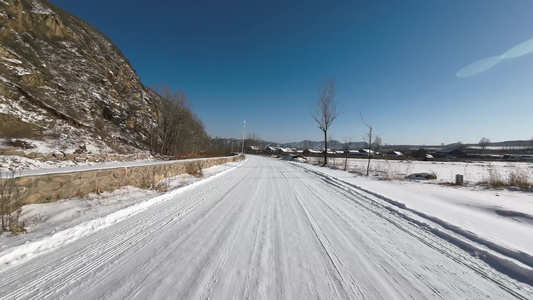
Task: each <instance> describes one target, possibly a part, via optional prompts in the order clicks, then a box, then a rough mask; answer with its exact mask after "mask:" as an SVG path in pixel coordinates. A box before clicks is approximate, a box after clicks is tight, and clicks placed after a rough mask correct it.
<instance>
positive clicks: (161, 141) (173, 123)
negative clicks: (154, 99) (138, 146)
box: [151, 84, 210, 155]
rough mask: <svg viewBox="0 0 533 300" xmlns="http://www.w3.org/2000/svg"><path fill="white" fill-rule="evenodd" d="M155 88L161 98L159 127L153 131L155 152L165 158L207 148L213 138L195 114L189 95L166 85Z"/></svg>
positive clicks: (159, 103) (152, 139) (152, 142)
mask: <svg viewBox="0 0 533 300" xmlns="http://www.w3.org/2000/svg"><path fill="white" fill-rule="evenodd" d="M152 88H153V89H154V90H155V91H156V92H157V93H158V94H159V95H160V96H161V98H160V99H159V101H158V103H157V106H158V111H159V117H158V122H157V127H155V128H153V130H152V137H151V144H152V145H151V146H152V150H153V151H154V152H155V153H160V154H163V155H183V154H186V153H193V154H196V153H197V152H198V151H203V150H205V149H207V147H208V146H209V144H210V142H209V141H210V138H209V136H208V135H207V134H206V133H205V129H204V125H203V123H202V121H201V120H200V118H198V116H197V115H196V114H194V113H193V112H192V111H191V109H190V107H189V105H188V99H187V95H186V94H185V92H184V91H181V90H179V91H177V92H173V91H172V90H171V88H170V87H169V86H167V85H165V84H161V85H160V86H153V87H152Z"/></svg>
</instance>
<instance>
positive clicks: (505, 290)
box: [0, 157, 533, 299]
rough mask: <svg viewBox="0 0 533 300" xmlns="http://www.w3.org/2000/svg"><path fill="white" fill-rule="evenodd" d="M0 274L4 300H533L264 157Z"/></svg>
mask: <svg viewBox="0 0 533 300" xmlns="http://www.w3.org/2000/svg"><path fill="white" fill-rule="evenodd" d="M2 270H3V271H1V272H0V298H1V299H63V298H64V299H311V298H314V299H515V298H518V299H533V292H532V291H533V290H532V288H531V286H529V285H527V284H524V283H520V282H518V281H515V280H513V279H511V278H509V277H507V276H506V275H504V274H501V273H499V272H498V271H496V270H495V269H493V268H491V267H490V266H488V265H486V264H485V263H484V262H483V261H481V260H480V259H478V258H476V257H475V256H473V255H472V254H470V253H467V252H465V251H463V250H461V249H460V248H458V247H456V246H455V245H453V244H450V243H448V242H446V241H445V240H443V239H440V238H438V237H436V236H435V235H433V234H432V233H430V232H429V231H427V230H425V229H423V228H420V227H418V226H415V225H413V224H412V223H411V222H408V221H407V220H405V219H403V218H402V217H401V216H399V215H397V214H395V213H393V212H391V211H389V210H387V209H385V208H384V207H382V206H380V205H379V203H376V202H373V201H371V200H370V199H365V198H364V197H361V196H358V195H357V194H356V193H352V192H351V191H350V190H349V188H345V187H342V186H339V185H336V184H332V183H331V182H330V181H329V180H328V179H327V178H325V177H321V176H318V175H317V174H315V173H312V172H310V171H307V170H305V169H303V168H299V167H297V166H294V165H293V164H291V163H288V162H283V161H279V160H274V159H268V158H260V157H250V158H249V159H248V160H246V161H245V162H244V163H243V164H241V165H239V166H238V167H237V168H235V169H233V170H231V171H229V172H226V173H225V174H223V176H218V177H216V178H213V179H212V180H208V181H206V182H205V183H204V184H199V185H197V186H195V187H194V188H192V189H190V190H188V191H186V192H185V193H182V194H180V195H179V196H177V197H176V198H174V199H171V200H168V201H165V202H163V203H159V204H157V205H154V206H152V207H150V208H149V209H147V210H145V211H143V212H141V213H139V214H136V215H134V216H132V217H130V218H127V219H125V220H123V221H121V222H117V223H116V224H113V225H112V226H109V227H107V228H105V229H102V230H100V231H98V232H96V233H95V234H92V235H88V236H84V237H82V238H80V239H78V240H76V241H75V242H73V243H70V244H67V245H63V246H61V247H59V248H58V249H56V250H54V251H51V252H48V253H45V254H43V255H40V256H37V257H35V258H33V259H31V260H29V261H27V262H25V263H22V264H18V265H15V266H12V267H9V268H5V269H2Z"/></svg>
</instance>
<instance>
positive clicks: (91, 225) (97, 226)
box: [0, 161, 242, 272]
mask: <svg viewBox="0 0 533 300" xmlns="http://www.w3.org/2000/svg"><path fill="white" fill-rule="evenodd" d="M240 164H242V161H241V163H240ZM240 164H239V165H240ZM237 166H238V165H237ZM235 169H236V166H235V167H232V168H230V169H228V170H225V171H222V172H220V173H217V174H214V175H213V176H210V177H207V178H203V179H201V180H199V181H196V182H193V183H191V184H188V185H186V186H184V187H180V188H179V189H176V190H174V191H171V192H169V193H166V194H163V195H159V196H157V197H154V198H151V199H148V200H145V201H143V202H140V203H137V204H134V205H131V206H129V207H126V208H124V209H121V210H118V211H115V212H113V213H111V214H109V215H107V216H103V217H99V218H96V219H94V220H91V221H88V222H86V223H83V224H79V225H76V226H74V227H72V228H68V229H65V230H62V231H59V232H56V233H54V234H53V235H52V236H48V237H44V238H41V239H39V240H36V241H32V242H30V243H26V244H23V245H20V246H16V247H13V248H9V249H6V250H4V251H2V252H0V272H1V271H4V270H7V269H9V268H11V267H13V266H16V265H18V264H20V263H23V262H26V261H28V260H30V259H32V258H34V257H37V256H39V255H43V254H45V253H47V252H49V251H52V250H54V249H57V248H59V247H61V246H62V245H65V244H68V243H72V242H74V241H76V240H77V239H79V238H81V237H84V236H86V235H89V234H93V233H95V232H97V231H99V230H102V229H104V228H106V227H109V226H111V225H112V224H114V223H117V222H120V221H122V220H124V219H126V218H128V217H131V216H134V215H136V214H138V213H140V212H142V211H145V210H147V209H149V208H150V207H151V206H153V205H156V204H158V203H162V202H165V201H168V200H171V199H174V198H175V197H177V196H178V195H180V194H183V193H185V192H187V191H188V190H190V189H193V188H195V187H197V186H200V185H203V184H206V183H208V182H209V181H211V180H213V179H214V178H216V177H219V176H224V175H225V174H226V173H229V172H233V171H235Z"/></svg>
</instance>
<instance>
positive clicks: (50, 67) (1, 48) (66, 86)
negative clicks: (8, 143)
mask: <svg viewBox="0 0 533 300" xmlns="http://www.w3.org/2000/svg"><path fill="white" fill-rule="evenodd" d="M0 40H1V43H0V139H8V138H26V139H31V140H34V141H36V142H37V141H41V142H42V143H48V144H50V147H51V148H54V147H55V148H56V149H55V150H68V149H76V148H77V147H79V146H80V145H86V147H91V148H92V149H88V150H89V151H91V150H92V151H93V152H98V151H100V152H103V151H113V150H114V151H119V152H120V151H123V152H130V151H132V150H134V149H142V148H143V147H145V145H146V144H147V142H148V139H149V132H150V128H152V127H153V126H155V125H156V123H157V120H158V114H159V113H158V110H157V106H156V104H157V103H158V101H159V96H158V95H157V94H155V93H154V92H153V91H151V90H150V89H148V88H146V87H144V86H143V85H142V83H141V82H140V80H139V78H138V77H137V75H136V73H135V70H134V69H133V68H132V67H131V65H130V64H129V63H128V61H127V60H126V59H125V58H124V56H123V55H122V53H121V52H120V50H119V49H118V48H117V47H116V46H115V45H113V43H112V42H111V41H110V40H109V39H108V38H107V37H105V36H104V35H103V34H102V33H100V32H99V31H98V30H97V29H95V28H94V27H92V26H91V25H89V24H88V23H86V22H84V21H83V20H81V19H78V18H76V17H75V16H73V15H71V14H69V13H68V12H66V11H64V10H62V9H61V8H59V7H57V6H55V5H53V4H51V3H49V2H47V1H44V0H0Z"/></svg>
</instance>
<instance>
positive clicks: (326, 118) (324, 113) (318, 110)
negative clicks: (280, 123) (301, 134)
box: [311, 81, 340, 165]
mask: <svg viewBox="0 0 533 300" xmlns="http://www.w3.org/2000/svg"><path fill="white" fill-rule="evenodd" d="M339 114H340V112H339V110H338V109H337V103H336V102H335V85H334V84H333V82H331V81H328V82H325V83H324V85H323V86H322V89H321V90H320V91H319V92H318V100H317V103H316V105H315V107H314V108H313V109H312V110H311V116H312V117H313V119H314V120H315V121H316V123H317V126H318V128H319V129H320V130H322V132H323V133H324V165H327V163H328V129H329V128H330V127H331V124H332V123H333V121H334V120H335V119H336V118H337V117H338V116H339Z"/></svg>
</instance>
